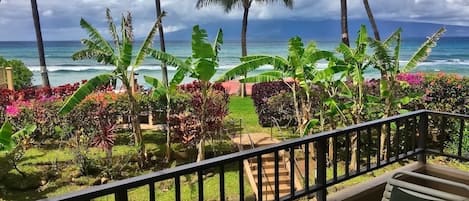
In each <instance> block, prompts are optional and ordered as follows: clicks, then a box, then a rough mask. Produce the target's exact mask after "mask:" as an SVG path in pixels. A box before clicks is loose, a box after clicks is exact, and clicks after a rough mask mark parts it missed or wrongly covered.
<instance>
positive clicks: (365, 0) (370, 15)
mask: <svg viewBox="0 0 469 201" xmlns="http://www.w3.org/2000/svg"><path fill="white" fill-rule="evenodd" d="M363 5H364V6H365V10H366V14H367V15H368V19H369V20H370V24H371V27H372V28H373V33H374V35H375V39H376V40H381V37H380V36H379V31H378V26H377V25H376V21H375V18H374V17H373V12H372V11H371V7H370V4H369V3H368V0H363Z"/></svg>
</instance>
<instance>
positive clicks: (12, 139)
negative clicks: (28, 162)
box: [0, 121, 36, 178]
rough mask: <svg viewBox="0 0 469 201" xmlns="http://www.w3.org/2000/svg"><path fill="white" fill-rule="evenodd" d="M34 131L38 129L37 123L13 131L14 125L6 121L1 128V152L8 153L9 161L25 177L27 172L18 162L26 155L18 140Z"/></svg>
mask: <svg viewBox="0 0 469 201" xmlns="http://www.w3.org/2000/svg"><path fill="white" fill-rule="evenodd" d="M34 131H36V125H27V126H26V127H24V128H23V129H20V130H19V131H17V132H13V126H12V125H11V124H10V123H9V122H8V121H6V122H4V123H3V125H2V127H1V128H0V152H2V151H4V152H6V153H7V155H6V156H7V158H8V161H9V162H10V163H11V165H12V166H13V168H14V169H15V170H16V171H17V172H18V173H20V174H21V176H22V177H23V178H25V177H26V174H25V173H24V172H23V171H21V170H20V168H19V167H18V162H19V160H20V159H21V158H22V157H23V155H24V150H23V149H24V148H22V146H18V141H20V140H21V139H23V138H26V137H28V136H29V135H31V134H32V133H33V132H34Z"/></svg>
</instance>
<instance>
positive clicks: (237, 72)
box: [218, 55, 287, 81]
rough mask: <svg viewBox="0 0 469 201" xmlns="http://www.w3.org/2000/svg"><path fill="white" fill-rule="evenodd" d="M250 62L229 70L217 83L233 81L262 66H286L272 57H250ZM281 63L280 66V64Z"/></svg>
mask: <svg viewBox="0 0 469 201" xmlns="http://www.w3.org/2000/svg"><path fill="white" fill-rule="evenodd" d="M250 59H251V60H246V61H244V62H243V63H241V64H239V65H238V66H235V67H233V68H231V69H230V70H229V71H227V72H226V73H224V74H223V75H222V76H220V78H219V79H218V81H226V80H231V79H234V78H235V77H237V76H242V75H244V74H246V73H247V72H249V71H252V70H255V69H257V68H259V67H261V66H264V65H273V66H280V65H287V63H285V61H284V60H280V59H278V57H273V56H262V55H258V56H250ZM280 63H281V64H280Z"/></svg>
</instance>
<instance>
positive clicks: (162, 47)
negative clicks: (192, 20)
mask: <svg viewBox="0 0 469 201" xmlns="http://www.w3.org/2000/svg"><path fill="white" fill-rule="evenodd" d="M155 6H156V17H158V16H161V14H162V12H161V3H160V0H155ZM158 34H159V36H160V50H161V52H166V45H165V42H164V31H163V25H162V24H161V26H159V27H158ZM161 74H162V81H163V86H164V87H165V88H168V87H169V82H168V68H167V66H166V63H165V62H161ZM165 96H166V100H167V103H168V104H167V105H166V120H168V119H169V115H170V111H171V107H170V104H169V103H170V101H171V100H170V96H169V93H166V94H165ZM166 127H167V128H169V121H166ZM166 160H167V161H169V160H171V131H170V130H169V129H166Z"/></svg>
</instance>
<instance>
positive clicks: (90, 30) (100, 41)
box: [80, 18, 114, 55]
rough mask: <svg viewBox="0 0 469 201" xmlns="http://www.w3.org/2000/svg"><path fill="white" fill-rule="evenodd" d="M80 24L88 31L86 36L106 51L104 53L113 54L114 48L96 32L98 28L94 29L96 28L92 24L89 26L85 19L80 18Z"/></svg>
mask: <svg viewBox="0 0 469 201" xmlns="http://www.w3.org/2000/svg"><path fill="white" fill-rule="evenodd" d="M80 26H81V27H82V28H83V29H85V30H86V31H87V32H88V36H89V37H90V39H91V40H92V41H93V42H94V43H95V44H96V45H97V46H99V47H100V49H102V50H103V51H105V52H106V54H108V55H112V54H114V49H112V47H111V45H110V44H109V42H108V41H106V39H104V37H103V36H101V34H100V33H99V32H98V30H96V28H94V27H93V26H91V24H89V23H88V22H87V21H86V20H85V19H83V18H82V19H81V20H80Z"/></svg>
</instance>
